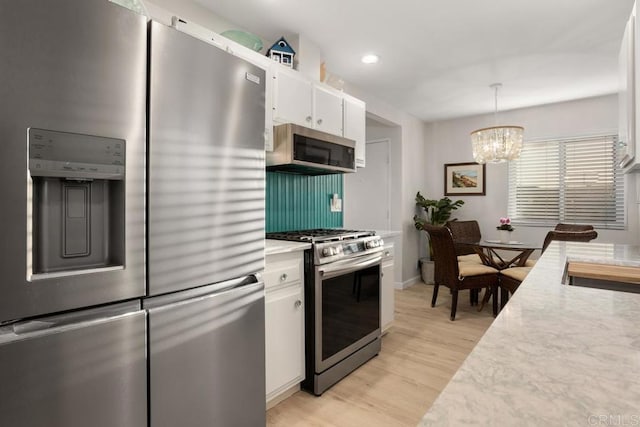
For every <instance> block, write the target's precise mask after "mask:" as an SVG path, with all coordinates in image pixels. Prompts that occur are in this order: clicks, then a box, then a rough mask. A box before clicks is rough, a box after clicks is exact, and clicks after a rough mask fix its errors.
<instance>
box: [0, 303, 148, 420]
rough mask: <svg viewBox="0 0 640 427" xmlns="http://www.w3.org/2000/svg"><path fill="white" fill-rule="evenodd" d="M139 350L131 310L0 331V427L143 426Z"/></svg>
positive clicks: (135, 311)
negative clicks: (0, 367)
mask: <svg viewBox="0 0 640 427" xmlns="http://www.w3.org/2000/svg"><path fill="white" fill-rule="evenodd" d="M145 343H146V319H145V312H144V311H142V310H141V309H140V304H139V303H126V304H118V305H115V306H112V307H107V308H101V309H97V310H86V311H79V312H76V313H73V314H71V315H65V316H58V317H55V318H40V319H37V320H33V321H29V322H22V323H18V324H13V325H6V326H4V327H1V328H0V366H2V369H0V384H1V386H0V426H20V427H42V426H47V427H87V426H92V427H113V426H119V427H125V426H126V427H140V426H145V425H146V422H147V400H146V399H147V393H146V391H147V384H146V359H145Z"/></svg>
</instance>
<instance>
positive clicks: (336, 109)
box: [273, 65, 366, 167]
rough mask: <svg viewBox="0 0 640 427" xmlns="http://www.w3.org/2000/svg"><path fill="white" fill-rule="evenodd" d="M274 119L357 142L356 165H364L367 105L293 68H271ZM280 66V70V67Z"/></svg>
mask: <svg viewBox="0 0 640 427" xmlns="http://www.w3.org/2000/svg"><path fill="white" fill-rule="evenodd" d="M273 68H274V71H273V77H274V85H273V120H274V122H275V123H276V124H280V123H295V124H297V125H301V126H306V127H308V128H312V129H318V130H320V131H323V132H327V133H330V134H333V135H339V136H344V137H345V138H349V139H353V140H355V141H356V149H355V151H356V152H355V158H356V166H358V167H364V166H365V127H366V118H365V117H366V104H365V103H364V102H363V101H361V100H359V99H356V98H354V97H352V96H350V95H347V94H345V93H342V92H340V91H338V90H336V89H334V88H332V87H329V86H327V85H325V84H322V83H316V82H312V81H310V80H309V79H308V78H307V77H305V76H304V75H302V74H300V73H299V72H297V71H295V70H290V69H286V68H283V67H281V66H279V65H278V66H275V67H273ZM280 68H282V69H280Z"/></svg>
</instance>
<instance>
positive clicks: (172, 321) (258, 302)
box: [145, 282, 266, 427]
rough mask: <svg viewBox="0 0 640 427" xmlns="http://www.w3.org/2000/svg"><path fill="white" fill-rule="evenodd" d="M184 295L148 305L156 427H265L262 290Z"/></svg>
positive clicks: (152, 419) (152, 407)
mask: <svg viewBox="0 0 640 427" xmlns="http://www.w3.org/2000/svg"><path fill="white" fill-rule="evenodd" d="M179 294H181V292H179V293H176V294H173V295H175V296H176V297H177V298H179V299H180V300H179V301H178V302H173V303H169V304H167V305H162V304H157V302H155V301H154V298H151V299H149V300H147V302H146V303H145V306H149V307H150V308H149V309H148V313H149V390H150V404H149V405H150V406H149V410H150V424H149V425H150V427H175V426H181V427H202V426H225V427H233V426H238V427H245V426H264V425H265V423H266V418H265V363H264V357H265V353H264V351H265V350H264V284H263V283H262V282H258V283H254V284H249V285H244V286H238V287H236V288H232V289H229V290H226V291H222V292H214V293H212V294H208V295H201V296H197V297H194V298H190V299H186V300H185V299H182V298H181V296H180V295H179ZM160 298H162V297H160Z"/></svg>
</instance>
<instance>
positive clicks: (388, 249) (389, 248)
mask: <svg viewBox="0 0 640 427" xmlns="http://www.w3.org/2000/svg"><path fill="white" fill-rule="evenodd" d="M393 253H394V249H393V243H391V244H386V245H384V250H383V251H382V262H384V261H385V260H388V259H393Z"/></svg>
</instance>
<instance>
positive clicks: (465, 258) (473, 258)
mask: <svg viewBox="0 0 640 427" xmlns="http://www.w3.org/2000/svg"><path fill="white" fill-rule="evenodd" d="M458 262H472V263H474V264H482V260H481V259H480V256H479V255H478V254H469V255H458Z"/></svg>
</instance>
